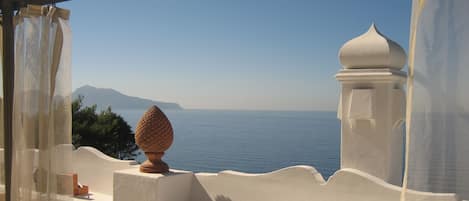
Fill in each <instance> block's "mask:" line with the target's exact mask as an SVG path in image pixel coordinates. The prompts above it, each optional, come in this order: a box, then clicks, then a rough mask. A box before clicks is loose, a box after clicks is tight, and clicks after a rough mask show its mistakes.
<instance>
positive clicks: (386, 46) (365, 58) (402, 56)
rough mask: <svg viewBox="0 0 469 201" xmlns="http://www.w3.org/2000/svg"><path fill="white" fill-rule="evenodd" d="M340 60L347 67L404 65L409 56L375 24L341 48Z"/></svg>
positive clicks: (368, 67)
mask: <svg viewBox="0 0 469 201" xmlns="http://www.w3.org/2000/svg"><path fill="white" fill-rule="evenodd" d="M339 60H340V63H341V64H342V66H343V67H344V68H345V69H363V68H365V69H370V68H392V69H397V70H400V69H402V67H404V65H405V63H406V61H407V56H406V53H405V51H404V49H402V47H401V46H400V45H399V44H397V43H396V42H394V41H392V40H391V39H389V38H387V37H386V36H384V35H383V34H381V33H380V32H379V31H378V29H377V28H376V26H375V25H374V24H372V25H371V27H370V28H369V29H368V31H367V32H366V33H364V34H362V35H360V36H358V37H356V38H354V39H352V40H349V41H347V42H346V43H345V44H344V45H343V46H342V47H341V48H340V50H339Z"/></svg>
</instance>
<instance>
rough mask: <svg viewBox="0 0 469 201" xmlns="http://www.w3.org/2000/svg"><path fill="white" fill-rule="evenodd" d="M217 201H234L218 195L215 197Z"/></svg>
mask: <svg viewBox="0 0 469 201" xmlns="http://www.w3.org/2000/svg"><path fill="white" fill-rule="evenodd" d="M215 201H232V200H231V199H230V198H229V197H226V196H224V195H217V196H216V197H215Z"/></svg>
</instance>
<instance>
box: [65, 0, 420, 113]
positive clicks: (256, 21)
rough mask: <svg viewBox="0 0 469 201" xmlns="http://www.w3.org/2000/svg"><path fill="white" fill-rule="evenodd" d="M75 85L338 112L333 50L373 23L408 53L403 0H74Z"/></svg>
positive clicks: (190, 104) (200, 102)
mask: <svg viewBox="0 0 469 201" xmlns="http://www.w3.org/2000/svg"><path fill="white" fill-rule="evenodd" d="M59 6H61V7H64V8H68V9H71V10H72V16H71V24H72V30H73V81H72V82H73V89H75V88H78V87H80V86H82V85H85V84H89V85H93V86H96V87H103V88H114V89H116V90H118V91H121V92H123V93H125V94H128V95H132V96H139V97H144V98H150V99H154V100H160V101H169V102H177V103H180V104H181V105H182V106H183V107H185V108H198V109H199V108H200V109H202V108H203V109H248V110H336V108H337V102H338V98H339V84H338V82H337V81H336V80H335V78H334V75H335V73H337V71H338V70H339V69H340V68H341V66H340V64H339V61H338V59H337V53H338V50H339V48H340V47H341V45H342V44H343V43H344V42H346V41H347V40H349V39H351V38H353V37H355V36H357V35H359V34H361V33H363V32H365V31H366V30H367V29H368V27H369V25H370V24H371V22H375V23H376V24H377V26H378V28H379V29H380V31H381V32H383V33H384V34H385V35H387V36H389V37H390V38H391V39H393V40H395V41H396V42H398V43H399V44H401V45H402V46H403V47H404V49H406V50H407V46H408V36H409V22H410V10H411V1H410V0H340V1H339V0H322V1H319V0H197V1H196V0H185V1H182V0H139V1H128V0H126V1H123V0H95V1H92V0H72V1H71V2H67V3H61V4H60V5H59Z"/></svg>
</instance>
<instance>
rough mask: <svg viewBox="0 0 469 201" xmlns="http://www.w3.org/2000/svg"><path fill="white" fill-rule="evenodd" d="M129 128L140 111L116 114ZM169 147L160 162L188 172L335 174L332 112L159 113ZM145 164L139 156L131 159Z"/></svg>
mask: <svg viewBox="0 0 469 201" xmlns="http://www.w3.org/2000/svg"><path fill="white" fill-rule="evenodd" d="M116 112H117V113H119V114H121V115H122V116H123V117H124V119H125V120H127V122H128V123H129V124H130V125H131V126H132V127H135V125H136V124H137V122H138V120H139V119H140V117H141V116H142V114H143V113H144V111H143V110H116ZM165 113H166V115H167V116H168V118H169V119H170V121H171V123H172V125H173V128H174V142H173V145H172V146H171V148H170V149H169V150H168V151H167V153H166V155H165V157H164V160H165V161H166V162H167V163H168V164H169V165H170V167H171V168H175V169H184V170H191V171H194V172H218V171H221V170H236V171H242V172H249V173H263V172H270V171H273V170H277V169H280V168H284V167H288V166H292V165H310V166H313V167H315V168H316V169H317V170H318V171H320V172H321V173H322V174H323V176H324V177H325V178H327V177H329V176H330V175H331V174H332V173H334V172H335V171H336V170H337V169H338V168H339V164H340V161H339V156H340V153H339V150H340V122H339V121H338V120H337V118H336V116H337V115H336V113H335V112H271V111H221V110H182V111H165ZM144 160H145V156H144V155H143V154H142V155H140V156H139V157H138V158H137V161H139V162H141V161H144Z"/></svg>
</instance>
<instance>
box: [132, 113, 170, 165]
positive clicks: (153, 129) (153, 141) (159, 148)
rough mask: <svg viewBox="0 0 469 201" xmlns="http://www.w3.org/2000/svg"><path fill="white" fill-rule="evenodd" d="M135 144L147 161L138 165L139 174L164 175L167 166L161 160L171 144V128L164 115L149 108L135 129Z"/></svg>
mask: <svg viewBox="0 0 469 201" xmlns="http://www.w3.org/2000/svg"><path fill="white" fill-rule="evenodd" d="M135 142H136V143H137V145H138V147H140V149H142V150H143V151H144V152H145V155H146V156H147V158H148V160H146V161H145V162H143V163H142V164H141V165H140V172H145V173H165V172H168V171H169V166H168V164H166V163H165V162H164V161H162V160H161V158H162V157H163V155H164V152H165V151H166V150H168V149H169V147H170V146H171V144H172V143H173V128H172V126H171V123H170V122H169V120H168V118H167V117H166V115H165V114H164V113H163V112H162V111H161V110H160V109H159V108H158V107H156V106H151V107H150V108H149V109H148V110H147V111H146V112H145V114H144V115H143V116H142V118H141V119H140V121H139V122H138V123H137V128H136V129H135Z"/></svg>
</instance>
